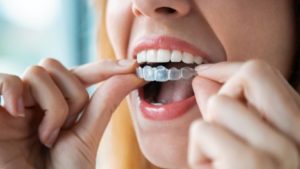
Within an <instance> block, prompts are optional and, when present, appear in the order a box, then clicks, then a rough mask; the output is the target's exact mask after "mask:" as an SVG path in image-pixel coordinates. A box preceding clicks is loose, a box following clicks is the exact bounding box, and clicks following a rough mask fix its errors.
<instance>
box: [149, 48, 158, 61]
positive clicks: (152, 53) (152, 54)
mask: <svg viewBox="0 0 300 169" xmlns="http://www.w3.org/2000/svg"><path fill="white" fill-rule="evenodd" d="M156 53H157V52H156V50H148V51H147V62H148V63H149V62H151V63H155V62H157V55H156Z"/></svg>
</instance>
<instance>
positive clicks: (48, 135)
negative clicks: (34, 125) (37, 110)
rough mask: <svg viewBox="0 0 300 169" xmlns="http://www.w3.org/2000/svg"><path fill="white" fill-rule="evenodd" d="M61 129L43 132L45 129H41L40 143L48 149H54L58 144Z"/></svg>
mask: <svg viewBox="0 0 300 169" xmlns="http://www.w3.org/2000/svg"><path fill="white" fill-rule="evenodd" d="M59 131H60V129H54V130H48V131H47V130H46V131H45V130H43V127H40V128H39V137H40V141H41V142H42V143H43V144H44V145H45V146H46V147H48V148H52V147H53V145H54V143H55V142H56V140H57V138H58V135H59Z"/></svg>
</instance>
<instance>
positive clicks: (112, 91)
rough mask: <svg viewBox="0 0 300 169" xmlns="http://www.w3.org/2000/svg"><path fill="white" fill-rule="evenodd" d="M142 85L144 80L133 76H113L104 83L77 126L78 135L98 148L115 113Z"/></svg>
mask: <svg viewBox="0 0 300 169" xmlns="http://www.w3.org/2000/svg"><path fill="white" fill-rule="evenodd" d="M142 83H143V81H142V80H140V79H139V78H137V77H136V76H135V75H132V74H127V75H118V76H113V77H111V78H110V79H108V80H107V81H105V82H103V84H101V85H100V86H99V87H98V89H97V90H96V92H95V93H94V95H93V96H92V98H91V101H90V103H89V105H88V107H87V109H86V111H85V112H84V113H83V117H82V118H81V119H80V121H79V123H78V124H77V125H76V126H75V129H74V131H75V132H76V133H78V134H77V135H78V136H80V137H81V138H82V140H85V141H86V142H87V143H88V144H89V145H94V146H96V147H98V144H99V141H100V139H101V137H102V134H103V132H104V130H105V128H106V126H107V124H108V122H109V120H110V118H111V115H112V113H113V111H114V110H115V109H116V108H117V106H118V105H119V104H120V102H121V101H122V100H123V99H124V97H125V96H126V95H127V94H128V93H129V92H130V91H132V90H133V89H136V88H138V87H140V86H141V85H142Z"/></svg>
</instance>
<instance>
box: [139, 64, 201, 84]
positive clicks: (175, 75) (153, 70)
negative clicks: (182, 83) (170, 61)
mask: <svg viewBox="0 0 300 169" xmlns="http://www.w3.org/2000/svg"><path fill="white" fill-rule="evenodd" d="M136 74H137V76H138V77H139V78H141V79H144V80H145V81H156V82H166V81H171V80H172V81H174V80H181V79H190V78H192V77H194V76H195V75H196V72H195V70H194V69H193V68H190V67H183V68H180V69H177V68H174V67H173V68H170V69H167V68H166V67H164V66H157V67H151V66H145V67H143V68H142V67H139V68H137V70H136Z"/></svg>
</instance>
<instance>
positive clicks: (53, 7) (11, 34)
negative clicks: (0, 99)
mask: <svg viewBox="0 0 300 169" xmlns="http://www.w3.org/2000/svg"><path fill="white" fill-rule="evenodd" d="M88 1H89V0H0V72H5V73H12V74H17V75H21V74H22V72H24V70H25V69H26V67H28V66H30V65H33V64H37V63H39V61H40V60H41V59H43V58H45V57H54V58H56V59H58V60H60V61H61V62H62V63H63V64H65V65H66V66H68V67H72V66H75V65H79V64H83V63H86V62H88V61H90V60H92V59H95V51H96V50H95V41H96V39H95V38H96V28H95V24H94V20H95V19H94V18H95V17H94V14H93V12H92V7H91V6H90V5H89V2H88Z"/></svg>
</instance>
